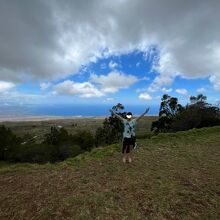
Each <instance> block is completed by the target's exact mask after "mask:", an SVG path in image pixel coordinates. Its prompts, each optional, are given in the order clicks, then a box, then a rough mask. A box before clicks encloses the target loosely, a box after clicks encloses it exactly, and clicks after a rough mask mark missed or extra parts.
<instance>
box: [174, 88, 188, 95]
mask: <svg viewBox="0 0 220 220" xmlns="http://www.w3.org/2000/svg"><path fill="white" fill-rule="evenodd" d="M175 91H176V92H177V93H179V94H181V95H186V94H187V93H188V91H187V90H186V89H176V90H175Z"/></svg>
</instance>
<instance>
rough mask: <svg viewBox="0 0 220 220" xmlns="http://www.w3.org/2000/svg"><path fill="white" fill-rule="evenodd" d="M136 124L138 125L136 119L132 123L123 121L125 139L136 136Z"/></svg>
mask: <svg viewBox="0 0 220 220" xmlns="http://www.w3.org/2000/svg"><path fill="white" fill-rule="evenodd" d="M136 123H137V121H136V118H135V119H132V120H131V121H128V120H126V119H123V124H124V132H123V138H125V137H126V138H131V136H135V125H136Z"/></svg>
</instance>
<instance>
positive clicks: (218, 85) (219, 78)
mask: <svg viewBox="0 0 220 220" xmlns="http://www.w3.org/2000/svg"><path fill="white" fill-rule="evenodd" d="M209 80H210V82H211V83H212V84H213V85H214V89H215V90H216V91H220V74H219V75H217V74H216V75H213V76H211V77H210V78H209Z"/></svg>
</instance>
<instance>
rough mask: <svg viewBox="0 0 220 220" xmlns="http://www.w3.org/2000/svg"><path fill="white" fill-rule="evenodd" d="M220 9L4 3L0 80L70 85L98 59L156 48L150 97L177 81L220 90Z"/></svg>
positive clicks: (125, 0) (144, 0) (167, 3)
mask: <svg viewBox="0 0 220 220" xmlns="http://www.w3.org/2000/svg"><path fill="white" fill-rule="evenodd" d="M219 8H220V1H219V0H212V1H207V0H200V1H190V0H186V1H184V2H180V1H176V0H158V1H151V0H140V1H133V0H120V1H118V0H112V1H100V0H94V1H89V0H85V1H70V0H64V1H53V0H52V1H43V0H39V1H34V2H33V1H29V0H23V1H21V2H20V1H13V2H12V1H6V0H3V1H2V2H1V7H0V27H1V35H0V80H2V81H11V82H17V81H25V80H27V79H32V80H35V79H37V80H41V81H42V80H45V81H47V80H51V79H58V78H59V79H63V78H65V77H66V76H69V75H72V74H74V73H77V71H78V70H79V68H80V67H81V65H83V64H88V63H90V62H96V61H97V60H98V59H99V58H103V57H108V56H110V55H116V56H117V55H120V54H126V53H128V52H131V51H135V50H141V51H144V52H146V51H149V48H152V45H155V46H156V47H157V49H158V51H159V55H158V56H159V59H158V60H157V59H156V60H155V62H154V68H153V69H154V70H155V71H157V72H158V74H159V75H158V76H156V77H155V79H154V81H153V82H152V85H151V86H150V90H151V91H156V90H158V89H160V88H162V87H165V86H169V85H171V84H172V83H173V81H174V79H175V77H176V76H181V77H185V78H201V77H210V82H211V83H212V84H213V86H214V88H215V89H216V90H219V88H220V86H219V84H220V79H219V78H220V71H219V70H220V62H219V58H220V42H219V35H220V29H219V20H220V13H219ZM160 9H162V10H160ZM158 10H159V11H160V13H159V14H158ZM28 12H31V13H28ZM100 12H101V13H100ZM146 57H148V58H149V59H150V57H151V56H146ZM6 73H7V74H6Z"/></svg>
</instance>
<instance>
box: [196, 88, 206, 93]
mask: <svg viewBox="0 0 220 220" xmlns="http://www.w3.org/2000/svg"><path fill="white" fill-rule="evenodd" d="M196 92H198V93H203V92H206V89H205V88H203V87H201V88H198V89H197V90H196Z"/></svg>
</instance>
